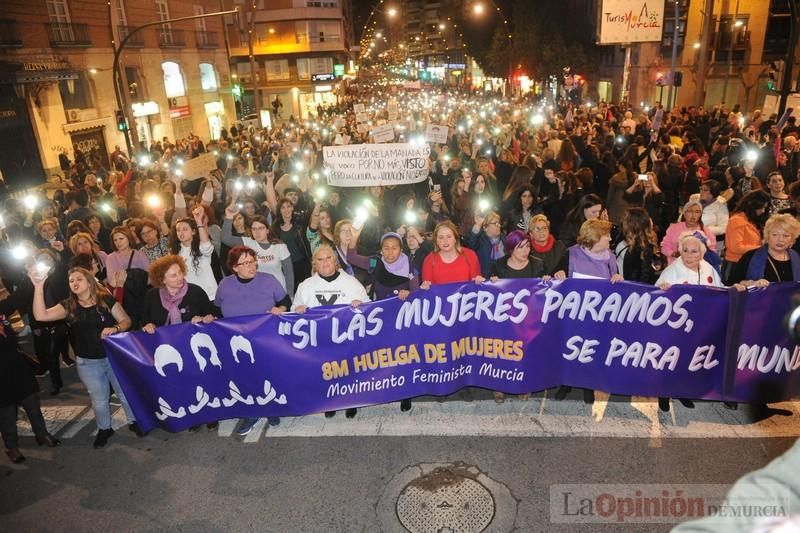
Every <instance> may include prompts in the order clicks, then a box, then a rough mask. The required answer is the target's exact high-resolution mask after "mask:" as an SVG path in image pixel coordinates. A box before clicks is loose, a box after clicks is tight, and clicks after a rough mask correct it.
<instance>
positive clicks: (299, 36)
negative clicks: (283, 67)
mask: <svg viewBox="0 0 800 533" xmlns="http://www.w3.org/2000/svg"><path fill="white" fill-rule="evenodd" d="M253 51H254V52H255V54H256V55H279V54H300V53H306V52H346V51H347V50H346V49H345V46H344V41H343V40H342V36H341V35H339V34H325V35H324V36H323V35H311V36H309V35H308V34H307V33H296V34H289V35H280V36H271V35H268V36H256V37H255V38H254V39H253ZM230 54H231V56H233V57H236V56H246V55H249V52H248V46H247V41H246V40H243V41H240V42H239V44H238V46H232V47H231V51H230Z"/></svg>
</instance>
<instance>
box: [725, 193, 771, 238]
mask: <svg viewBox="0 0 800 533" xmlns="http://www.w3.org/2000/svg"><path fill="white" fill-rule="evenodd" d="M768 207H769V195H768V194H767V193H765V192H764V191H752V192H749V193H747V194H745V195H744V196H742V199H741V200H739V203H738V204H736V209H734V210H733V212H734V213H744V215H745V216H746V217H747V220H749V221H750V222H751V223H752V224H753V225H755V226H756V227H757V228H759V229H761V227H762V226H763V225H764V222H765V221H766V219H767V208H768ZM759 209H764V212H763V213H762V214H761V215H759V214H757V213H756V211H758V210H759Z"/></svg>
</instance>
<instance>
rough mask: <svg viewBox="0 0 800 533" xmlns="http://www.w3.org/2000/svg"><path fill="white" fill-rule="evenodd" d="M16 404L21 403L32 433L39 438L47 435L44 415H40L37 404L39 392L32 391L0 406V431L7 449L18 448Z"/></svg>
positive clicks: (39, 408) (40, 411) (40, 410)
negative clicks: (8, 403)
mask: <svg viewBox="0 0 800 533" xmlns="http://www.w3.org/2000/svg"><path fill="white" fill-rule="evenodd" d="M17 405H21V406H22V408H23V409H25V413H26V414H27V415H28V420H30V422H31V429H33V434H34V435H36V436H37V437H38V438H40V439H41V438H44V437H46V436H47V435H48V432H47V426H46V425H45V423H44V416H42V409H41V407H40V406H39V393H37V392H34V393H33V394H31V395H29V396H26V397H25V398H24V399H23V400H21V401H19V402H17V403H16V404H14V405H7V406H6V407H0V433H2V434H3V443H4V444H5V445H6V449H7V450H10V449H11V448H19V433H17Z"/></svg>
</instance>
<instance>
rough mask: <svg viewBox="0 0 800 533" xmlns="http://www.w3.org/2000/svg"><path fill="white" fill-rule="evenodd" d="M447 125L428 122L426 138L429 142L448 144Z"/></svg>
mask: <svg viewBox="0 0 800 533" xmlns="http://www.w3.org/2000/svg"><path fill="white" fill-rule="evenodd" d="M447 131H448V130H447V126H440V125H438V124H428V127H427V128H426V129H425V140H426V141H428V142H429V143H437V144H447Z"/></svg>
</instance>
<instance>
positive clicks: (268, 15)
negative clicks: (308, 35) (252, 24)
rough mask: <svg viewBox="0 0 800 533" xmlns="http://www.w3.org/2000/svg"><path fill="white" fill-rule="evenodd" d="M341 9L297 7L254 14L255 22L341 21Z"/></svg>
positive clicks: (267, 10) (261, 11)
mask: <svg viewBox="0 0 800 533" xmlns="http://www.w3.org/2000/svg"><path fill="white" fill-rule="evenodd" d="M342 18H343V15H342V8H341V7H298V8H289V9H261V10H259V11H257V12H256V22H280V21H284V20H287V21H288V20H325V19H342Z"/></svg>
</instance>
